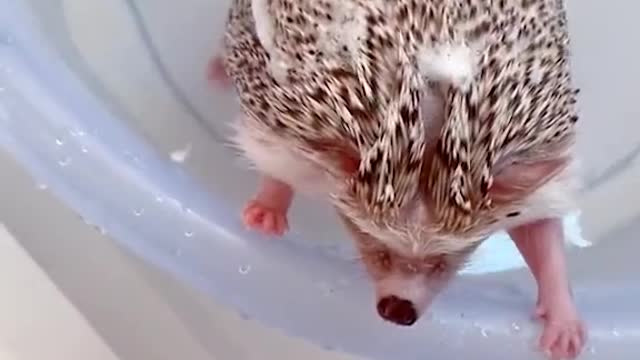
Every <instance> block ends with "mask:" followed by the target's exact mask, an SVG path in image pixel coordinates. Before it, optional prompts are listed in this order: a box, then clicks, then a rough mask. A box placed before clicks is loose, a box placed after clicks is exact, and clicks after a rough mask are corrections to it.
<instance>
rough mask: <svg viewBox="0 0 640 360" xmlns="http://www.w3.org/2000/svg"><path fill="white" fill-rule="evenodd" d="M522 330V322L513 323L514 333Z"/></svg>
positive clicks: (512, 329)
mask: <svg viewBox="0 0 640 360" xmlns="http://www.w3.org/2000/svg"><path fill="white" fill-rule="evenodd" d="M520 330H522V328H521V327H520V324H518V323H517V322H513V323H511V331H513V332H514V333H517V332H520Z"/></svg>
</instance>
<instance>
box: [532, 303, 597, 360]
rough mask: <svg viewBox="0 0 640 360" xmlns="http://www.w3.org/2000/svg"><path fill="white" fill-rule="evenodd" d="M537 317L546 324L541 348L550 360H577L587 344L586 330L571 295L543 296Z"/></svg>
mask: <svg viewBox="0 0 640 360" xmlns="http://www.w3.org/2000/svg"><path fill="white" fill-rule="evenodd" d="M535 315H536V317H537V318H539V319H540V320H542V321H543V322H544V328H543V331H542V335H541V336H540V348H541V350H542V351H544V352H545V353H546V354H547V355H548V356H549V357H550V358H552V359H554V360H556V359H575V358H576V357H577V356H578V355H579V354H580V352H581V350H582V348H583V346H584V344H585V342H586V337H587V335H586V328H585V325H584V323H583V322H582V320H581V319H580V316H579V315H578V313H577V311H576V308H575V306H574V304H573V302H572V300H571V297H570V295H568V294H567V295H565V296H549V297H545V296H541V297H540V299H539V301H538V305H537V307H536V313H535Z"/></svg>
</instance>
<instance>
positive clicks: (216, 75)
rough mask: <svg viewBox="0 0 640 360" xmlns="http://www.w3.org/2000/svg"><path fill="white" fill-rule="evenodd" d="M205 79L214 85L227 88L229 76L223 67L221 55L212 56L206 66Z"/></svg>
mask: <svg viewBox="0 0 640 360" xmlns="http://www.w3.org/2000/svg"><path fill="white" fill-rule="evenodd" d="M207 79H209V82H210V83H211V84H213V85H215V86H219V87H222V88H228V87H230V86H231V84H232V82H231V78H230V77H229V76H228V75H227V72H226V70H225V68H224V60H223V59H222V57H221V56H214V57H213V58H212V59H211V60H210V61H209V65H208V66H207Z"/></svg>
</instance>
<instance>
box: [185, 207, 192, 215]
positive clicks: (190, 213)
mask: <svg viewBox="0 0 640 360" xmlns="http://www.w3.org/2000/svg"><path fill="white" fill-rule="evenodd" d="M184 211H185V212H186V213H187V214H189V215H193V210H191V208H185V209H184Z"/></svg>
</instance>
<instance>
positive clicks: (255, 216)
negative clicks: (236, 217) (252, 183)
mask: <svg viewBox="0 0 640 360" xmlns="http://www.w3.org/2000/svg"><path fill="white" fill-rule="evenodd" d="M292 200H293V189H292V188H291V186H289V185H287V184H285V183H283V182H282V181H280V180H276V179H274V178H271V177H268V176H265V177H264V178H263V179H262V183H261V184H260V189H259V190H258V193H257V194H256V196H255V197H254V198H253V199H252V200H251V201H249V203H248V204H247V206H246V207H245V209H244V211H243V214H242V219H243V221H244V224H245V225H246V226H247V227H249V228H251V229H254V230H258V231H261V232H262V233H264V234H266V235H275V236H282V235H284V233H285V232H287V230H289V224H288V221H287V212H288V211H289V207H290V206H291V202H292Z"/></svg>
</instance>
